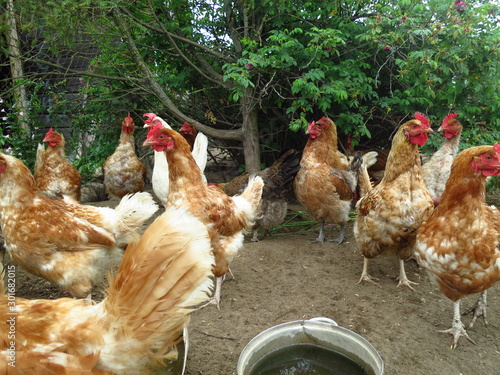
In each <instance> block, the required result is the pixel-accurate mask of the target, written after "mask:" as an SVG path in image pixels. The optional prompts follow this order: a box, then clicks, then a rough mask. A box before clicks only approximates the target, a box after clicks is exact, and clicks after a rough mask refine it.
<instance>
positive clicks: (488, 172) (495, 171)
mask: <svg viewBox="0 0 500 375" xmlns="http://www.w3.org/2000/svg"><path fill="white" fill-rule="evenodd" d="M481 173H482V174H483V176H486V177H489V176H496V175H497V174H499V173H500V171H499V170H498V169H483V170H481Z"/></svg>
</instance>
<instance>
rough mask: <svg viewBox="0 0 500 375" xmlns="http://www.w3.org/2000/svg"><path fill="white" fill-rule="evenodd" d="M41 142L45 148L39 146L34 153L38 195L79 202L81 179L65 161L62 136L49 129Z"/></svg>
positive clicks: (41, 145) (74, 169)
mask: <svg viewBox="0 0 500 375" xmlns="http://www.w3.org/2000/svg"><path fill="white" fill-rule="evenodd" d="M43 142H44V143H47V148H45V146H44V145H43V144H40V145H38V149H37V153H36V161H35V173H34V177H35V182H36V187H37V188H38V190H39V191H40V193H42V194H43V195H45V196H47V197H49V198H52V199H60V198H62V197H63V195H67V196H69V197H71V198H73V199H75V200H77V201H79V200H80V198H81V183H82V178H81V176H80V172H78V170H77V169H76V168H75V167H74V166H73V164H71V163H70V162H69V161H68V160H67V159H66V153H65V151H64V147H65V144H66V142H65V140H64V136H63V135H62V134H61V133H58V132H55V131H54V130H52V128H50V129H49V131H48V132H47V134H46V135H45V138H44V139H43Z"/></svg>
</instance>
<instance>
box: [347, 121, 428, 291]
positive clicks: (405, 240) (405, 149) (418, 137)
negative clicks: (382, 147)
mask: <svg viewBox="0 0 500 375" xmlns="http://www.w3.org/2000/svg"><path fill="white" fill-rule="evenodd" d="M428 133H432V129H431V128H430V127H429V121H428V120H427V119H426V118H425V116H424V115H422V114H421V113H416V114H415V119H412V120H410V121H408V122H406V123H405V124H403V125H401V127H400V128H399V130H398V131H397V133H396V135H395V136H394V139H393V141H392V147H391V152H390V153H389V157H388V159H387V165H386V169H385V174H384V177H383V178H382V181H380V183H379V184H378V185H377V186H375V187H374V188H373V189H372V190H370V191H368V192H367V193H366V195H364V196H363V197H362V198H361V199H360V200H359V201H358V203H357V204H356V208H357V211H358V216H357V218H356V222H355V224H354V235H355V238H356V242H357V244H358V247H359V248H360V250H361V252H362V254H363V256H364V263H363V272H362V274H361V278H360V280H359V282H361V281H370V282H373V283H375V284H376V282H375V281H374V278H372V277H371V276H370V275H369V274H368V259H371V258H374V257H376V256H378V255H381V254H387V255H396V256H397V257H398V258H399V259H400V261H399V262H400V274H399V284H398V286H399V285H406V286H408V287H409V288H411V289H413V287H412V286H411V284H413V282H411V281H409V280H408V278H407V277H406V272H405V269H404V261H405V260H406V259H407V258H409V257H410V256H411V255H412V254H413V249H414V244H415V237H416V234H417V230H418V228H419V227H420V224H421V223H422V222H423V221H424V220H425V219H426V218H427V217H428V216H429V215H430V213H431V212H432V209H433V207H434V204H433V203H432V198H431V196H430V194H429V192H428V191H427V188H426V187H425V183H424V180H423V178H422V171H421V163H420V155H419V150H418V146H422V145H424V144H425V142H427V138H428ZM377 285H378V284H377Z"/></svg>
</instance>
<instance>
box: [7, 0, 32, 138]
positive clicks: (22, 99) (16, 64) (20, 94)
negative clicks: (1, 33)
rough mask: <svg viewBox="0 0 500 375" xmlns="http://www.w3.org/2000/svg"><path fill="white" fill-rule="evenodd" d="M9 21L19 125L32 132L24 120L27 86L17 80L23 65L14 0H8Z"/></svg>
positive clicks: (11, 61)
mask: <svg viewBox="0 0 500 375" xmlns="http://www.w3.org/2000/svg"><path fill="white" fill-rule="evenodd" d="M6 18H7V23H8V24H9V26H10V32H9V33H8V34H7V48H8V50H9V59H10V70H11V75H12V84H13V87H14V103H15V107H16V108H17V117H18V122H19V125H20V126H21V127H22V128H23V129H24V130H26V132H27V133H28V134H29V133H30V128H29V126H28V124H27V122H26V121H25V120H24V118H25V116H26V114H27V109H28V100H27V99H26V98H27V95H26V86H24V85H21V84H19V83H18V82H17V81H18V80H19V79H21V78H22V77H23V75H24V74H23V65H22V63H21V59H20V57H21V54H20V48H19V45H20V42H19V35H18V34H17V23H16V17H15V14H14V1H13V0H8V1H7V17H6Z"/></svg>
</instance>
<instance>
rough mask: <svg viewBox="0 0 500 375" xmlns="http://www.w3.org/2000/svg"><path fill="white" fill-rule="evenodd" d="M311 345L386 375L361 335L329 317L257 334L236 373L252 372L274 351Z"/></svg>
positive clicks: (376, 356)
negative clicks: (294, 346) (339, 324)
mask: <svg viewBox="0 0 500 375" xmlns="http://www.w3.org/2000/svg"><path fill="white" fill-rule="evenodd" d="M301 344H310V345H315V346H318V347H321V348H325V349H328V350H332V351H334V352H337V353H339V354H341V355H343V356H345V357H347V358H349V359H350V360H352V361H354V362H356V363H357V364H358V365H359V366H360V367H362V368H363V369H364V370H365V371H366V372H367V373H369V374H373V375H383V373H384V362H383V360H382V358H381V356H380V354H379V353H378V352H377V351H376V350H375V348H374V347H373V346H372V345H371V344H370V343H369V342H368V341H367V340H366V339H365V338H363V337H362V336H360V335H358V334H357V333H355V332H353V331H351V330H348V329H346V328H343V327H339V326H338V324H337V323H336V322H335V321H333V320H331V319H328V318H313V319H310V320H297V321H293V322H288V323H283V324H280V325H277V326H274V327H271V328H269V329H267V330H265V331H263V332H261V333H260V334H258V335H257V336H255V337H254V338H253V339H252V340H251V341H250V342H249V343H248V345H247V346H246V347H245V348H244V349H243V351H242V352H241V354H240V357H239V360H238V367H237V374H238V375H249V374H251V372H252V370H253V369H254V368H255V365H256V364H257V363H258V362H259V361H261V360H265V358H266V357H268V356H269V355H270V354H271V353H273V352H275V351H277V350H279V349H282V348H287V347H290V346H293V345H301Z"/></svg>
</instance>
